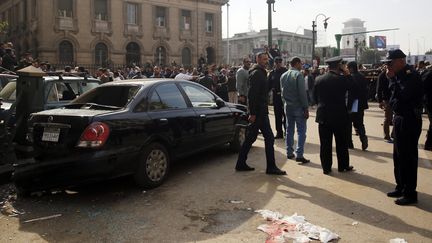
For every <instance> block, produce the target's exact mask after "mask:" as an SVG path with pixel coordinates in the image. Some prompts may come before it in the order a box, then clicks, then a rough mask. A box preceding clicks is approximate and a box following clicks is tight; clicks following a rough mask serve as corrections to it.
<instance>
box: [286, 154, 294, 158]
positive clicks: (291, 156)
mask: <svg viewBox="0 0 432 243" xmlns="http://www.w3.org/2000/svg"><path fill="white" fill-rule="evenodd" d="M287 159H295V155H294V154H291V155H287Z"/></svg>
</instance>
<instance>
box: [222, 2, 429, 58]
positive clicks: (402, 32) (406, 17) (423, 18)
mask: <svg viewBox="0 0 432 243" xmlns="http://www.w3.org/2000/svg"><path fill="white" fill-rule="evenodd" d="M275 2H276V3H275V6H274V7H275V10H276V12H274V13H273V28H279V30H282V31H289V32H295V31H297V33H298V34H302V33H303V29H304V28H306V29H312V21H313V20H315V18H316V16H317V15H319V14H324V15H325V16H326V17H330V19H329V20H328V27H327V30H326V34H325V38H326V42H327V44H329V45H331V46H336V41H335V38H334V35H335V34H340V33H341V31H342V28H343V27H344V25H343V22H345V21H347V20H348V19H350V18H359V19H361V20H363V21H365V27H366V28H367V30H368V31H371V30H382V29H393V28H399V30H395V31H388V32H377V33H371V34H369V35H373V36H375V35H384V36H386V37H387V45H400V47H401V49H402V50H403V51H404V52H405V53H406V54H408V52H410V53H411V54H412V55H416V54H424V52H425V50H426V51H428V50H430V49H432V14H431V12H430V9H432V0H358V1H353V0H275ZM229 5H230V6H229V36H230V37H232V36H233V35H234V34H236V33H242V32H248V31H249V28H248V26H249V24H248V23H249V13H250V12H251V13H252V25H253V29H254V30H256V31H259V30H261V29H267V19H268V15H267V7H268V5H267V0H230V1H229ZM428 11H429V12H428ZM222 16H223V18H222V26H223V27H222V29H223V30H222V31H223V32H222V33H223V34H222V36H223V38H226V37H227V26H228V25H227V6H226V5H224V6H222ZM316 20H317V26H318V27H317V28H318V30H324V26H323V21H324V17H322V16H318V18H317V19H316ZM318 38H319V37H318Z"/></svg>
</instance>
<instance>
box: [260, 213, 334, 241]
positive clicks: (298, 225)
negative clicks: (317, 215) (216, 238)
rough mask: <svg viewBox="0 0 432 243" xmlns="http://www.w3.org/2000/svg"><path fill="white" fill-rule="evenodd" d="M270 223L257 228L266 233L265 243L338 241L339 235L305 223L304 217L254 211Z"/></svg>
mask: <svg viewBox="0 0 432 243" xmlns="http://www.w3.org/2000/svg"><path fill="white" fill-rule="evenodd" d="M255 212H256V213H259V214H261V215H262V217H263V218H265V219H266V220H267V221H269V222H270V223H268V224H263V225H260V226H258V229H259V230H261V231H263V232H265V233H267V234H268V238H267V240H266V243H282V242H287V241H289V240H294V242H297V243H303V242H310V241H311V240H319V241H321V242H329V241H332V240H337V239H339V235H337V234H335V233H333V232H331V231H330V230H328V229H326V228H322V227H320V226H317V225H313V224H311V223H309V222H307V221H306V219H305V217H304V216H300V215H297V213H295V214H293V215H292V216H284V215H282V214H281V213H278V212H273V211H270V210H256V211H255Z"/></svg>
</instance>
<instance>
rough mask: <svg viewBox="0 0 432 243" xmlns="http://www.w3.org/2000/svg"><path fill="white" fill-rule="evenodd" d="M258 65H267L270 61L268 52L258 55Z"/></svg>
mask: <svg viewBox="0 0 432 243" xmlns="http://www.w3.org/2000/svg"><path fill="white" fill-rule="evenodd" d="M256 61H257V63H258V65H260V66H266V65H267V63H268V56H267V54H261V56H257V59H256Z"/></svg>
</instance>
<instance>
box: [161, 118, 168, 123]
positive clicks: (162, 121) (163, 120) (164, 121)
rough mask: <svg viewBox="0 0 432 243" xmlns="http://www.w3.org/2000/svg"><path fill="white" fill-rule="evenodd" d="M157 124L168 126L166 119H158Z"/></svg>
mask: <svg viewBox="0 0 432 243" xmlns="http://www.w3.org/2000/svg"><path fill="white" fill-rule="evenodd" d="M159 122H160V123H161V124H168V119H166V118H161V119H159Z"/></svg>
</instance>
